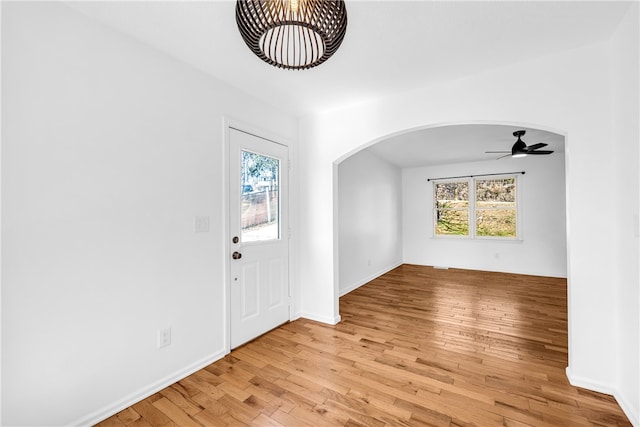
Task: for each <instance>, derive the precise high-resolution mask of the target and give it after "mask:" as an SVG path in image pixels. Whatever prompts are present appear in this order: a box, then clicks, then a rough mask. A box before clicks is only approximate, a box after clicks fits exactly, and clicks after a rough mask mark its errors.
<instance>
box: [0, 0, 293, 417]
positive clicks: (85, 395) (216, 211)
mask: <svg viewBox="0 0 640 427" xmlns="http://www.w3.org/2000/svg"><path fill="white" fill-rule="evenodd" d="M223 116H228V117H231V118H234V119H236V120H239V121H242V122H246V123H249V124H251V125H253V126H254V127H255V128H258V129H264V130H265V131H268V132H271V133H272V134H276V135H282V137H283V138H284V139H287V140H290V141H295V140H296V139H297V119H296V118H294V117H292V116H288V115H285V114H283V113H279V112H277V110H275V109H274V108H271V107H270V106H268V105H264V104H262V103H259V102H258V101H256V100H255V99H254V98H251V97H250V96H248V95H246V94H244V93H242V92H239V91H238V90H236V89H233V88H231V87H229V86H226V85H224V84H222V83H220V82H219V81H217V80H214V79H213V78H210V77H208V76H206V75H204V74H202V73H201V72H199V71H196V70H194V69H192V68H190V67H188V66H186V65H184V64H183V63H181V62H179V61H177V60H173V59H172V58H170V57H168V56H166V55H165V54H162V53H160V52H158V51H156V50H154V49H152V48H150V47H147V46H146V45H144V44H142V43H140V42H137V41H135V40H133V39H131V38H129V37H126V36H124V35H122V34H120V33H118V32H116V31H113V30H111V29H109V28H108V27H106V26H103V25H102V24H99V23H97V22H94V21H92V20H90V19H89V18H87V17H85V16H83V15H81V14H78V13H77V12H75V11H74V10H72V9H70V8H69V7H68V6H65V5H64V4H62V3H60V2H39V3H36V2H3V4H2V125H3V126H2V246H3V251H2V420H1V422H0V423H1V424H2V425H13V426H18V425H48V426H54V425H85V424H91V423H95V422H97V421H99V420H100V419H101V418H102V417H105V416H108V415H111V413H113V412H115V411H116V410H118V409H122V407H123V406H128V405H129V404H131V403H133V402H132V399H133V401H135V400H137V399H140V398H143V397H145V394H149V393H152V392H155V391H157V389H158V388H161V387H162V386H163V385H167V384H166V383H167V382H173V381H175V380H176V379H177V378H176V377H180V376H184V375H186V374H187V373H189V370H194V369H197V368H199V367H201V366H202V365H203V364H206V363H208V362H211V361H213V360H215V359H217V358H220V357H222V356H223V355H224V352H225V346H226V343H225V335H226V332H225V330H226V323H225V286H226V284H225V276H224V271H225V264H224V263H225V257H224V242H226V239H227V238H228V236H227V234H226V231H225V219H224V218H225V212H224V211H223V208H224V206H225V202H224V201H223V199H222V198H223V194H224V190H223V183H224V182H225V178H224V177H223V171H224V170H225V159H224V158H223V152H224V151H223V143H224V141H223V129H222V124H223ZM194 216H208V217H209V218H210V231H209V232H208V233H194V232H193V219H194ZM169 327H170V328H171V340H172V343H171V345H170V346H168V347H165V348H162V349H158V348H157V331H158V330H159V329H161V328H169Z"/></svg>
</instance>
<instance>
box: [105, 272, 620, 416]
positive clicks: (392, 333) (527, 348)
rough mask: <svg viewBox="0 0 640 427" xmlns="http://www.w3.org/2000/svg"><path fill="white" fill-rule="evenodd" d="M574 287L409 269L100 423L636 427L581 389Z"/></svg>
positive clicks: (611, 403)
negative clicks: (334, 317) (324, 317)
mask: <svg viewBox="0 0 640 427" xmlns="http://www.w3.org/2000/svg"><path fill="white" fill-rule="evenodd" d="M566 294H567V287H566V281H565V280H564V279H557V278H549V277H536V276H525V275H516V274H504V273H489V272H481V271H468V270H457V269H449V270H439V269H434V268H431V267H423V266H415V265H402V266H400V267H398V268H396V269H394V270H392V271H390V272H388V273H387V274H384V275H383V276H381V277H379V278H377V279H375V280H372V281H371V282H369V283H367V284H366V285H364V286H362V287H360V288H358V289H356V290H355V291H353V292H351V293H349V294H347V295H345V296H343V297H342V298H341V299H340V315H341V318H342V321H341V322H340V323H339V324H338V325H335V326H331V325H326V324H322V323H318V322H314V321H311V320H306V319H299V320H296V321H295V322H291V323H288V324H285V325H282V326H281V327H279V328H277V329H275V330H273V331H271V332H269V333H267V334H265V335H263V336H261V337H259V338H257V339H256V340H254V341H252V342H250V343H248V344H245V345H244V346H242V347H240V348H238V349H235V350H234V351H233V352H231V354H229V355H227V356H226V357H225V358H223V359H221V360H219V361H218V362H216V363H213V364H211V365H209V366H207V367H206V368H204V369H202V370H200V371H198V372H196V373H194V374H192V375H190V376H189V377H187V378H185V379H183V380H181V381H179V382H178V383H176V384H174V385H172V386H170V387H168V388H167V389H165V390H162V391H161V392H159V393H156V394H154V395H153V396H151V397H149V398H147V399H145V400H143V401H141V402H139V403H137V404H135V405H133V406H132V407H131V408H127V409H125V410H123V411H121V412H119V413H118V414H116V415H114V416H113V417H110V418H108V419H106V420H104V421H103V422H101V423H100V424H98V425H99V426H100V427H107V426H114V427H123V426H126V427H148V426H172V425H180V426H182V425H196V426H197V425H205V426H226V425H233V426H243V425H246V426H295V427H298V426H301V427H303V426H314V427H317V426H345V427H347V426H348V427H362V426H369V427H371V426H376V427H378V426H380V427H381V426H449V427H454V426H459V427H463V426H465V427H466V426H476V427H477V426H483V427H492V426H503V427H504V426H507V427H526V426H535V427H553V426H562V427H564V426H629V425H630V423H629V420H628V419H627V418H626V417H625V415H624V413H623V412H622V410H621V409H620V407H619V406H618V405H617V403H616V401H615V399H614V398H613V397H611V396H607V395H602V394H599V393H595V392H592V391H588V390H584V389H580V388H576V387H573V386H571V385H570V384H569V382H568V380H567V377H566V374H565V368H566V366H567V297H566Z"/></svg>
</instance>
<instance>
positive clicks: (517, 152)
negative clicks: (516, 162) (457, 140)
mask: <svg viewBox="0 0 640 427" xmlns="http://www.w3.org/2000/svg"><path fill="white" fill-rule="evenodd" d="M525 133H526V131H524V130H517V131H515V132H514V133H513V136H515V137H517V138H518V140H517V141H516V142H515V144H513V147H511V151H485V153H487V154H504V153H507V154H505V155H504V156H500V157H498V159H502V158H503V157H508V156H511V157H524V156H526V155H529V154H551V153H553V151H552V150H540V148H543V147H546V146H547V145H549V144H545V143H543V142H540V143H538V144H533V145H527V144H525V143H524V141H523V140H522V139H520V137H521V136H522V135H524V134H525Z"/></svg>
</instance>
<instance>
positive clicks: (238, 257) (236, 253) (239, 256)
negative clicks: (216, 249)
mask: <svg viewBox="0 0 640 427" xmlns="http://www.w3.org/2000/svg"><path fill="white" fill-rule="evenodd" d="M231 258H233V259H240V258H242V254H241V253H240V252H238V251H236V252H234V253H233V254H231Z"/></svg>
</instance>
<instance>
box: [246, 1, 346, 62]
mask: <svg viewBox="0 0 640 427" xmlns="http://www.w3.org/2000/svg"><path fill="white" fill-rule="evenodd" d="M236 23H237V24H238V29H239V30H240V35H241V36H242V38H243V39H244V41H245V43H246V44H247V46H248V47H249V49H251V51H252V52H253V53H254V54H255V55H256V56H257V57H258V58H260V59H262V60H263V61H265V62H266V63H268V64H271V65H273V66H275V67H279V68H285V69H291V70H304V69H308V68H312V67H315V66H317V65H320V64H322V63H323V62H325V61H326V60H327V59H329V58H330V57H331V56H332V55H333V54H334V53H335V52H336V50H338V48H339V47H340V44H341V43H342V40H343V39H344V35H345V32H346V30H347V9H346V7H345V4H344V1H343V0H237V2H236Z"/></svg>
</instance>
